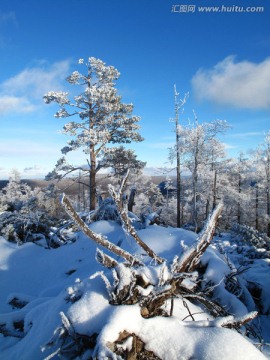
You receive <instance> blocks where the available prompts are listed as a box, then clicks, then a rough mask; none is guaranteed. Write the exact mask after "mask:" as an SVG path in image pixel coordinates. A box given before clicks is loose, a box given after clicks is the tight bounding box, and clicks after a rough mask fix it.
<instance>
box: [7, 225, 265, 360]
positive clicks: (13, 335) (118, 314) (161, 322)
mask: <svg viewBox="0 0 270 360" xmlns="http://www.w3.org/2000/svg"><path fill="white" fill-rule="evenodd" d="M91 229H92V230H93V231H95V232H96V233H101V234H103V235H106V236H107V237H108V239H109V240H110V241H112V242H113V243H115V244H118V245H121V247H122V248H124V249H125V250H128V251H130V252H131V253H133V254H134V253H135V254H137V256H138V257H141V258H145V256H144V255H141V250H140V249H139V248H138V247H137V245H136V244H135V243H134V241H133V240H132V238H130V237H128V236H127V235H126V234H125V232H124V231H123V230H122V227H121V226H120V225H118V224H116V223H114V222H111V221H99V222H96V223H93V224H92V225H91ZM139 235H140V236H141V238H142V239H143V240H144V241H145V242H146V243H147V244H148V246H150V247H151V248H152V249H153V250H154V251H155V252H156V253H157V254H159V255H160V256H162V257H163V258H166V259H167V260H168V263H170V262H171V261H172V260H173V258H174V256H175V255H181V253H182V252H183V250H185V249H187V248H188V247H189V246H191V244H193V243H194V241H195V240H196V235H195V234H194V233H192V232H189V231H186V230H182V229H174V228H170V227H168V228H165V227H159V226H149V227H147V228H146V229H143V230H140V231H139ZM221 248H222V251H221V253H220V252H219V251H218V249H219V250H221ZM228 253H229V256H230V259H231V260H228V258H227V254H228ZM95 256H96V244H95V243H94V242H92V241H90V240H89V239H88V238H87V237H86V236H85V235H83V234H82V233H81V232H79V233H78V234H77V241H75V242H73V243H70V244H67V245H65V246H62V247H59V248H57V249H50V250H49V249H45V248H44V247H40V246H37V245H36V244H32V243H28V244H24V245H22V246H17V245H15V244H12V243H10V242H7V241H6V240H5V239H4V238H0V285H1V291H0V328H1V332H2V334H0V357H1V359H4V360H15V359H20V360H39V359H45V358H53V359H57V358H59V357H58V355H57V351H58V349H59V346H60V345H61V344H59V343H58V342H57V339H58V337H57V336H58V335H59V334H60V333H61V331H62V330H63V327H62V324H63V323H65V324H66V327H70V332H69V334H72V333H74V334H75V335H74V338H76V334H83V335H87V336H88V339H89V338H90V337H91V336H92V337H93V339H94V338H95V343H94V345H93V346H92V347H93V348H91V346H89V350H88V352H86V353H84V354H83V355H82V356H81V357H78V356H77V359H79V358H81V359H91V357H93V358H95V357H96V358H97V359H117V358H118V359H120V357H117V356H116V355H115V354H114V353H112V351H111V350H110V344H112V343H114V342H115V341H116V340H117V339H118V337H119V334H120V333H121V332H123V331H124V330H126V331H127V332H128V333H130V334H136V335H137V336H139V337H140V339H141V340H142V341H143V342H144V343H145V344H146V349H147V350H148V351H152V352H154V354H155V355H156V356H158V357H159V358H160V359H166V360H180V359H182V360H188V359H191V358H192V359H205V360H211V359H213V360H214V359H215V360H216V359H218V360H222V359H224V360H228V359H234V360H237V359H243V360H246V359H254V360H255V359H256V360H257V359H264V358H265V357H267V358H270V356H269V355H268V352H267V349H269V347H267V346H266V345H265V346H261V347H260V348H261V349H262V351H263V353H262V352H260V351H259V350H258V348H259V346H257V348H256V344H255V345H254V344H252V342H253V343H256V342H257V343H258V341H256V340H255V339H253V340H251V339H248V338H247V337H243V336H242V335H241V334H239V333H238V332H237V331H236V330H233V329H227V328H224V327H221V322H220V321H219V319H214V318H213V317H212V316H211V315H209V313H207V312H205V311H204V310H203V309H202V307H201V306H199V304H196V303H191V302H190V301H189V300H187V299H185V300H184V299H183V298H177V299H175V301H174V309H173V315H172V316H170V317H161V316H158V317H153V318H149V319H145V318H143V317H142V316H141V313H140V308H139V305H138V304H135V305H121V306H116V305H110V304H109V296H108V286H109V285H108V283H107V284H106V281H107V280H109V281H112V275H111V271H110V270H108V269H105V268H104V267H102V266H101V265H100V264H99V263H98V262H97V261H96V260H95ZM247 261H248V260H247ZM201 262H202V265H203V266H205V268H206V271H205V274H204V278H203V281H204V282H205V283H209V284H210V283H211V284H212V286H213V292H214V297H216V299H219V301H220V303H222V305H223V306H224V307H225V308H226V310H228V312H230V313H233V314H234V315H235V316H236V317H241V316H243V315H245V314H246V313H247V312H250V311H253V310H254V306H253V305H254V304H253V303H252V301H251V300H250V302H249V301H247V302H246V305H244V304H243V303H242V302H241V301H240V300H239V296H236V295H233V293H231V292H229V291H227V289H226V288H225V285H224V278H225V276H226V275H228V274H230V272H231V271H232V269H233V266H235V269H237V268H238V267H239V266H240V265H241V262H243V257H242V255H241V254H238V253H237V248H236V246H234V244H233V239H232V238H230V236H229V235H227V237H226V236H225V237H223V238H217V239H216V241H215V242H214V243H213V245H211V246H210V247H209V248H208V249H207V251H206V253H205V254H204V255H203V258H202V261H201ZM269 264H270V262H269V260H267V259H257V260H256V259H255V260H253V263H249V264H248V269H247V270H246V271H245V272H243V273H242V274H241V275H239V279H240V278H241V281H243V283H247V281H250V282H254V283H257V284H260V285H261V287H262V289H263V291H262V293H261V304H262V306H263V307H264V308H263V309H262V311H263V312H264V314H267V312H268V314H269V309H270V300H269V299H270V282H269V279H270V266H269ZM148 269H149V272H150V274H149V277H152V278H153V281H155V277H156V278H158V277H159V273H160V272H162V271H165V270H164V269H165V268H164V266H163V265H155V264H152V263H151V262H150V263H149V266H148ZM105 275H106V278H105ZM106 286H107V288H106ZM145 290H147V289H145ZM166 306H167V307H170V302H168V304H166ZM190 313H191V314H192V316H190ZM192 317H193V318H194V320H195V321H193V319H192ZM256 324H257V325H256V326H257V328H258V327H259V328H260V329H259V330H260V332H261V334H262V335H263V336H264V341H265V342H270V317H269V315H264V316H260V318H259V320H256ZM259 330H258V331H259ZM7 335H8V336H7ZM121 346H122V348H123V349H129V348H131V347H132V338H131V337H129V338H127V339H126V340H125V342H123V343H122V344H121V345H119V347H121ZM50 355H51V357H50ZM60 358H65V357H64V355H61V356H60ZM66 358H74V359H75V358H76V356H74V357H72V356H71V355H69V357H68V356H67V357H66Z"/></svg>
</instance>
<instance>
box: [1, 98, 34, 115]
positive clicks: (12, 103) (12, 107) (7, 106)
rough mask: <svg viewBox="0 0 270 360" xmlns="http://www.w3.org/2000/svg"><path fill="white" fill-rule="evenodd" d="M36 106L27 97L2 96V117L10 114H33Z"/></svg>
mask: <svg viewBox="0 0 270 360" xmlns="http://www.w3.org/2000/svg"><path fill="white" fill-rule="evenodd" d="M34 109H35V106H34V105H33V104H31V103H30V101H29V100H28V99H27V98H25V97H16V96H7V95H4V96H0V115H3V114H5V113H8V112H11V111H12V112H20V113H28V112H32V111H33V110H34Z"/></svg>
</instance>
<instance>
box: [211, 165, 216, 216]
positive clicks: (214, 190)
mask: <svg viewBox="0 0 270 360" xmlns="http://www.w3.org/2000/svg"><path fill="white" fill-rule="evenodd" d="M216 205H217V171H216V170H214V183H213V208H212V211H213V210H214V209H215V207H216Z"/></svg>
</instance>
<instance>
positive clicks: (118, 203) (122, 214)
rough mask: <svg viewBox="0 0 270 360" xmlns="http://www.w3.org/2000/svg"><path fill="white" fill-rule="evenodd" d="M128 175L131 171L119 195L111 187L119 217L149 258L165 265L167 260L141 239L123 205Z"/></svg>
mask: <svg viewBox="0 0 270 360" xmlns="http://www.w3.org/2000/svg"><path fill="white" fill-rule="evenodd" d="M128 175H129V171H127V174H126V175H125V177H124V179H123V181H122V183H121V185H120V188H119V191H118V192H117V193H116V191H115V189H114V187H113V186H111V185H109V191H110V194H111V196H112V198H113V200H114V201H115V204H116V206H117V209H118V212H119V216H120V219H121V222H122V225H123V227H124V229H125V230H126V231H127V232H128V233H129V234H130V235H131V236H132V237H133V238H134V240H135V241H136V243H137V244H138V245H139V246H140V247H141V248H142V249H143V250H144V251H145V252H146V253H147V255H148V256H150V257H151V258H152V259H154V260H155V261H156V262H157V263H158V264H162V263H164V261H165V260H164V259H162V258H161V257H160V256H158V255H157V254H156V253H155V252H154V251H153V250H152V249H151V248H149V246H148V245H147V244H145V242H143V240H142V239H141V238H140V237H139V235H138V233H137V231H136V230H135V228H134V227H133V226H132V224H131V221H130V219H129V217H128V213H127V209H126V208H125V207H124V206H123V205H122V196H123V191H124V189H125V186H126V182H127V179H128Z"/></svg>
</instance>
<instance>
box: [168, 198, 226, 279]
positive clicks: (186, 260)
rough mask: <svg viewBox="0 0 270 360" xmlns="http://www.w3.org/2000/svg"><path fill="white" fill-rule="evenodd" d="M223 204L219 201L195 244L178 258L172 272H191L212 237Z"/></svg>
mask: <svg viewBox="0 0 270 360" xmlns="http://www.w3.org/2000/svg"><path fill="white" fill-rule="evenodd" d="M222 209H223V204H222V203H220V204H219V205H218V206H217V208H216V209H215V210H214V211H213V213H212V215H211V216H210V217H209V219H208V221H207V223H206V225H205V227H204V228H203V230H202V232H201V233H200V234H199V236H198V239H197V242H196V244H195V245H194V246H193V247H192V248H191V249H190V250H188V251H187V252H185V253H184V254H183V256H182V257H181V258H180V259H179V261H178V262H177V264H175V265H174V272H192V271H193V270H194V269H195V267H196V266H197V265H198V263H199V260H200V258H201V256H202V255H203V253H204V252H205V250H206V249H207V247H208V246H209V245H210V243H211V240H212V239H213V236H214V232H215V228H216V224H217V222H218V219H219V217H220V214H221V211H222Z"/></svg>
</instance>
